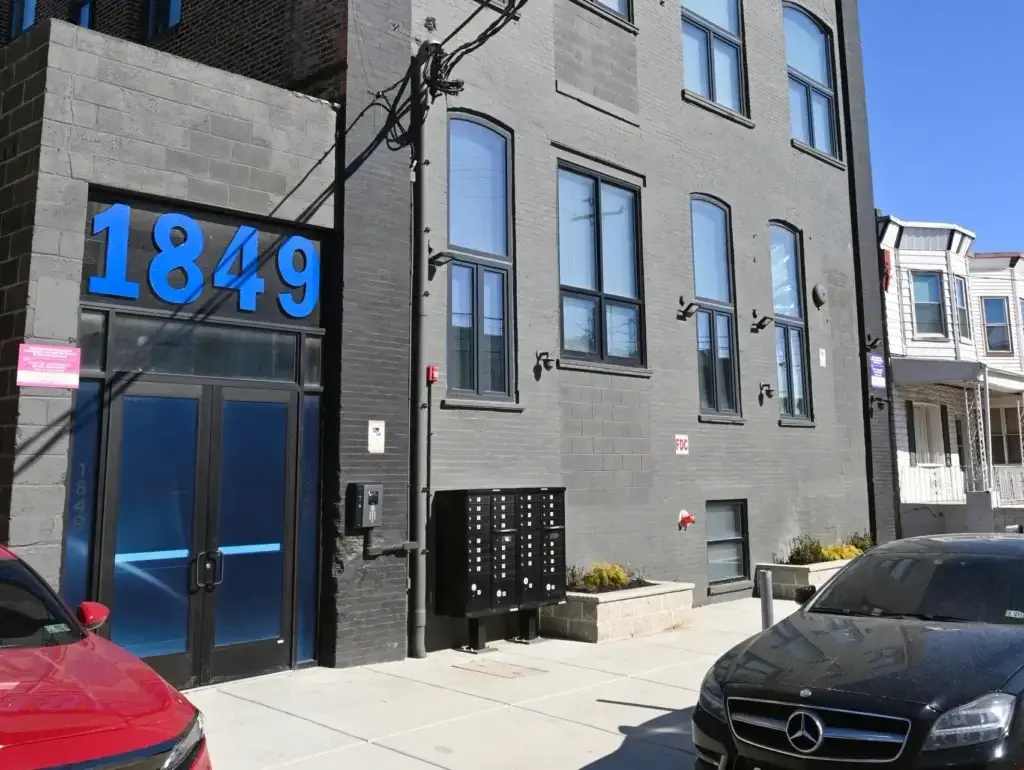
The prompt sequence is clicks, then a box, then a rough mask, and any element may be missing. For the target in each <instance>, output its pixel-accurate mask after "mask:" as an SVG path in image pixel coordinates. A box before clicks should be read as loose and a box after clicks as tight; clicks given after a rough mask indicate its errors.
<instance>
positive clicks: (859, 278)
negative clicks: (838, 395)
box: [836, 0, 899, 542]
mask: <svg viewBox="0 0 1024 770" xmlns="http://www.w3.org/2000/svg"><path fill="white" fill-rule="evenodd" d="M836 11H837V15H838V28H839V62H840V65H841V68H842V75H843V78H842V82H843V85H844V88H843V107H844V109H843V113H844V118H845V120H844V121H843V122H844V129H845V130H844V135H845V139H846V154H847V178H848V181H849V191H850V209H851V235H852V240H853V243H852V246H853V263H854V270H853V274H854V286H855V291H856V294H857V341H858V344H859V345H860V350H859V351H858V356H857V358H858V360H859V361H860V380H861V391H862V403H861V407H862V411H863V420H864V449H865V458H864V459H865V463H864V465H865V470H866V472H867V497H868V521H869V526H870V528H871V536H872V539H873V540H874V541H875V542H879V540H880V537H879V534H880V533H879V531H878V529H879V528H878V514H879V511H878V501H877V499H876V496H875V493H876V484H877V483H878V480H877V479H876V471H877V470H878V468H877V467H876V462H875V460H876V457H875V455H876V453H877V452H878V451H879V450H880V449H881V447H876V446H875V441H874V436H873V435H872V419H873V416H874V415H873V412H874V408H875V407H874V401H873V399H872V397H871V394H872V387H871V378H870V374H869V367H868V365H867V356H868V354H869V352H870V348H869V340H868V336H869V329H871V328H873V327H875V326H876V325H877V324H878V323H879V321H880V319H881V318H882V313H881V312H880V310H879V308H878V305H877V303H876V302H872V301H870V300H871V299H874V297H872V298H869V297H868V296H867V295H866V292H868V291H870V292H878V293H879V295H880V294H881V281H880V276H879V272H878V227H877V223H876V221H875V205H874V192H873V190H872V182H871V150H870V145H869V139H868V124H867V122H868V116H867V96H866V94H865V89H864V62H863V58H862V53H861V41H860V26H859V19H858V15H857V0H836ZM869 239H870V240H869ZM878 300H879V303H883V304H884V302H883V300H882V299H881V297H878ZM868 310H870V311H872V314H873V317H872V318H869V317H868V316H867V313H868ZM875 336H876V337H881V338H882V345H883V346H884V345H885V331H884V329H882V330H879V333H878V334H877V335H875ZM878 352H879V353H881V354H882V355H883V357H884V358H885V360H886V362H888V349H887V348H886V347H882V349H881V350H879V351H878ZM887 379H891V377H888V376H887ZM886 408H888V409H889V411H890V413H891V412H892V405H891V403H890V404H887V405H886ZM888 432H889V436H890V442H891V436H892V433H891V430H890V431H888ZM890 446H891V443H890V444H889V445H887V446H886V447H885V451H886V452H887V453H889V452H890ZM883 483H884V482H883ZM893 516H894V518H895V522H894V524H895V530H896V534H897V537H898V532H899V512H898V509H897V510H896V511H893Z"/></svg>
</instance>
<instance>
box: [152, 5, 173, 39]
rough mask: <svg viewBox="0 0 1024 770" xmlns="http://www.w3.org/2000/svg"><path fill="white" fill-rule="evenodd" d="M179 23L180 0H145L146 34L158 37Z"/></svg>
mask: <svg viewBox="0 0 1024 770" xmlns="http://www.w3.org/2000/svg"><path fill="white" fill-rule="evenodd" d="M179 24H181V0H146V35H147V39H148V40H153V39H154V38H157V37H160V36H161V35H163V34H164V33H165V32H169V31H170V30H172V29H174V28H175V27H177V26H178V25H179Z"/></svg>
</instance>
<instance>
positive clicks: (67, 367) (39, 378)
mask: <svg viewBox="0 0 1024 770" xmlns="http://www.w3.org/2000/svg"><path fill="white" fill-rule="evenodd" d="M81 368H82V349H81V348H73V347H69V346H67V345H36V344H32V343H27V342H26V343H23V344H21V345H19V346H18V385H29V386H34V387H37V388H72V389H77V388H78V373H79V371H80V370H81Z"/></svg>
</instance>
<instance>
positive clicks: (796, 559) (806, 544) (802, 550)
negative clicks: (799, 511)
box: [783, 535, 825, 564]
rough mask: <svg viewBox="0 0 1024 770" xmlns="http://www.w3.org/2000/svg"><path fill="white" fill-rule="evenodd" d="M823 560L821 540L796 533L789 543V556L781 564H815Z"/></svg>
mask: <svg viewBox="0 0 1024 770" xmlns="http://www.w3.org/2000/svg"><path fill="white" fill-rule="evenodd" d="M819 561H825V555H824V554H823V553H822V546H821V541H820V540H818V538H816V537H811V536H810V535H797V536H796V537H794V538H793V539H792V540H791V541H790V543H789V556H788V557H786V559H785V561H784V562H783V564H816V563H817V562H819Z"/></svg>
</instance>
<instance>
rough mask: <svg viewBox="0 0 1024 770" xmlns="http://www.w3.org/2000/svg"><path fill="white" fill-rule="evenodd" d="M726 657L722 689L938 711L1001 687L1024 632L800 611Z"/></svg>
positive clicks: (1023, 655) (1020, 659) (1017, 664)
mask: <svg viewBox="0 0 1024 770" xmlns="http://www.w3.org/2000/svg"><path fill="white" fill-rule="evenodd" d="M728 656H729V657H731V660H723V661H721V662H720V666H722V668H724V669H725V670H726V671H727V672H728V673H727V675H726V682H727V683H736V684H751V685H759V686H766V687H771V688H779V689H789V688H798V689H799V688H802V687H813V688H816V689H827V690H836V691H841V692H847V693H853V694H857V695H864V696H868V697H873V698H875V697H878V698H893V699H898V700H902V701H910V702H915V703H920V704H924V705H929V706H932V707H933V708H936V709H938V710H940V711H941V710H945V709H946V708H951V707H953V706H956V705H958V704H960V703H964V702H965V701H967V700H970V699H973V698H974V697H977V696H979V695H982V694H984V693H986V692H992V691H994V690H998V689H999V688H1000V687H1002V686H1003V685H1004V684H1005V683H1006V682H1007V680H1009V679H1010V677H1011V676H1013V674H1014V673H1016V672H1017V671H1018V670H1019V669H1020V668H1021V666H1022V663H1024V629H1021V628H1019V627H1014V626H1010V625H986V624H969V623H938V622H930V621H923V620H916V619H897V618H873V617H845V616H841V615H825V614H821V613H813V612H805V611H803V610H799V611H797V612H796V613H795V614H794V615H791V616H790V617H789V618H787V619H786V620H783V621H782V622H780V623H778V624H776V625H775V626H773V627H772V628H769V629H767V630H766V631H764V632H762V633H760V634H758V635H756V636H754V637H752V638H751V639H749V640H747V641H746V642H744V643H742V644H741V645H739V646H737V647H736V648H734V649H733V650H732V651H731V652H730V653H729V654H728ZM719 670H722V669H721V668H720V669H719Z"/></svg>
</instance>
